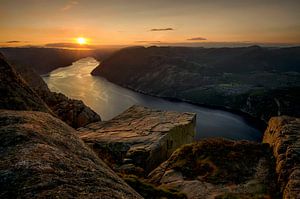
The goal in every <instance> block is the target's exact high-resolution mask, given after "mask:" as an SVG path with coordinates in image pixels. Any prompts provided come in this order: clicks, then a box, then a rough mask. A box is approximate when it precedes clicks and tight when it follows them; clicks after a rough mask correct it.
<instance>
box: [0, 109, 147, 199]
mask: <svg viewBox="0 0 300 199" xmlns="http://www.w3.org/2000/svg"><path fill="white" fill-rule="evenodd" d="M76 134H77V133H76V132H75V130H74V129H72V128H71V127H69V126H68V125H66V124H65V123H63V122H62V121H60V120H59V119H56V118H54V117H52V116H51V115H49V114H46V113H41V112H29V111H5V110H1V111H0V140H1V142H0V198H107V199H109V198H116V199H120V198H142V197H141V196H139V195H138V194H137V193H136V192H135V191H134V190H133V189H132V188H130V187H129V186H128V185H127V184H126V183H125V182H124V181H123V180H121V179H120V178H119V177H118V176H117V175H116V174H115V173H114V172H113V171H111V170H110V169H109V167H107V166H106V165H105V164H104V163H103V162H102V160H100V159H99V158H98V157H97V156H96V155H95V154H94V153H93V152H92V151H91V150H90V149H89V148H88V147H87V146H85V145H84V143H83V141H82V140H80V138H79V137H78V136H76Z"/></svg>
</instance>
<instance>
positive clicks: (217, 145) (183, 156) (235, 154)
mask: <svg viewBox="0 0 300 199" xmlns="http://www.w3.org/2000/svg"><path fill="white" fill-rule="evenodd" d="M273 163H274V161H273V159H272V152H271V150H270V148H269V147H268V145H267V144H260V143H255V142H249V141H230V140H223V139H209V140H202V141H200V142H197V143H193V144H188V145H184V146H183V147H181V148H180V149H178V150H176V151H175V152H174V153H173V154H172V156H171V157H170V158H169V159H168V160H167V161H165V162H164V163H162V164H161V165H160V166H159V167H157V168H156V169H155V170H154V171H152V172H151V173H150V174H149V176H148V182H151V183H152V184H155V185H157V186H158V187H159V188H164V189H170V190H178V191H179V192H182V193H185V194H186V195H187V197H188V198H193V199H197V198H199V199H202V198H207V199H210V198H248V199H250V198H270V197H271V198H273V197H274V198H276V196H277V195H276V194H277V191H276V186H275V184H276V183H275V175H274V173H275V172H274V164H273Z"/></svg>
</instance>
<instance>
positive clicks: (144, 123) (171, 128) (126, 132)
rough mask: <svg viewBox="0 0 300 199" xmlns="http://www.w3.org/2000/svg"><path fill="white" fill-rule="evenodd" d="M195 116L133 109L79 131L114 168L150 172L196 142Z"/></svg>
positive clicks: (137, 107)
mask: <svg viewBox="0 0 300 199" xmlns="http://www.w3.org/2000/svg"><path fill="white" fill-rule="evenodd" d="M195 116H196V115H195V114H193V113H178V112H170V111H159V110H153V109H149V108H145V107H141V106H133V107H131V108H129V109H128V110H126V111H125V112H124V113H122V114H121V115H119V116H117V117H115V118H113V119H112V120H109V121H106V122H97V123H92V124H89V125H87V126H86V127H84V128H80V129H78V130H79V131H81V133H80V138H81V139H83V140H84V142H86V143H87V144H88V145H89V146H91V148H93V149H94V150H95V151H96V152H97V153H98V154H99V156H100V157H101V158H104V159H106V161H108V162H110V163H111V165H115V166H120V165H122V167H121V168H120V169H122V168H123V169H125V170H126V169H139V171H140V170H145V171H146V172H148V171H150V170H152V169H154V168H155V167H156V166H157V165H159V164H160V163H161V162H163V161H164V160H166V159H167V158H168V157H169V156H170V155H171V153H172V152H173V151H174V150H175V149H177V148H178V147H179V146H181V145H182V144H187V143H190V142H192V141H193V138H194V135H195V122H196V117H195ZM132 164H133V165H134V166H133V167H132ZM141 172H142V171H141Z"/></svg>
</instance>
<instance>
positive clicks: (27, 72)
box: [0, 57, 101, 128]
mask: <svg viewBox="0 0 300 199" xmlns="http://www.w3.org/2000/svg"><path fill="white" fill-rule="evenodd" d="M0 62H1V63H0V67H1V68H0V70H1V74H0V78H1V82H0V86H1V89H2V90H1V101H2V102H3V103H1V105H0V106H1V108H3V109H14V110H38V111H44V112H53V113H54V114H55V115H57V116H58V117H59V118H60V119H61V120H63V121H65V122H66V123H67V124H69V125H70V126H72V127H74V128H78V127H81V126H84V125H86V124H88V123H91V122H97V121H101V118H100V116H99V115H98V114H97V113H95V112H94V111H93V110H92V109H90V108H89V107H87V106H86V105H85V104H84V103H83V102H82V101H81V100H73V99H69V98H67V97H66V96H65V95H63V94H61V93H55V92H51V91H50V90H49V89H48V86H47V85H46V84H45V82H44V81H43V80H42V79H41V77H40V76H39V75H38V74H36V73H35V72H34V71H33V70H32V69H31V68H30V67H22V66H20V65H16V66H14V67H13V66H11V65H9V64H8V63H7V61H6V60H5V59H4V58H3V57H0ZM2 93H3V94H2ZM50 109H51V110H50Z"/></svg>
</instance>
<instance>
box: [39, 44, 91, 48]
mask: <svg viewBox="0 0 300 199" xmlns="http://www.w3.org/2000/svg"><path fill="white" fill-rule="evenodd" d="M45 46H46V47H51V48H89V47H91V46H90V45H79V44H76V43H48V44H45Z"/></svg>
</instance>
